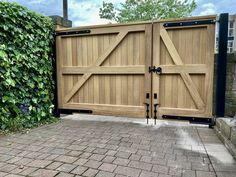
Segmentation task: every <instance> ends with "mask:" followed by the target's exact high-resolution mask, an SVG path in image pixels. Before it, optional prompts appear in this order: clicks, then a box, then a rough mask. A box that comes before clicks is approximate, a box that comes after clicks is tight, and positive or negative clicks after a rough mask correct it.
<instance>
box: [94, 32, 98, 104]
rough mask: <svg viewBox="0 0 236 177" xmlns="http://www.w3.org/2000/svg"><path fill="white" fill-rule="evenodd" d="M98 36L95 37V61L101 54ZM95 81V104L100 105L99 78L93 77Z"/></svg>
mask: <svg viewBox="0 0 236 177" xmlns="http://www.w3.org/2000/svg"><path fill="white" fill-rule="evenodd" d="M98 50H99V48H98V36H93V59H94V60H93V61H95V60H96V59H97V58H98V57H99V52H98ZM93 81H94V83H93V84H94V90H93V91H94V93H93V94H94V95H93V96H94V103H95V104H98V103H99V80H98V76H97V75H94V76H93Z"/></svg>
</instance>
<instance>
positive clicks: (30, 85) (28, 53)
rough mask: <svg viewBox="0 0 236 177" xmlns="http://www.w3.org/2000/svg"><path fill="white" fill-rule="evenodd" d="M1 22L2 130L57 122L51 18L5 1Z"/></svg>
mask: <svg viewBox="0 0 236 177" xmlns="http://www.w3.org/2000/svg"><path fill="white" fill-rule="evenodd" d="M0 19H1V20H0V130H11V131H12V130H13V131H15V130H19V129H22V128H31V127H33V126H36V125H39V124H41V123H44V122H48V121H52V120H54V118H53V116H52V114H51V112H52V109H53V105H52V99H53V95H52V93H53V92H52V89H53V80H52V64H51V57H50V54H51V46H52V42H53V31H54V25H53V23H52V21H51V19H50V18H48V17H45V16H43V15H38V14H36V13H35V12H33V11H30V10H28V9H27V8H25V7H22V6H20V5H18V4H17V3H9V2H3V1H0Z"/></svg>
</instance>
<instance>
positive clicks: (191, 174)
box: [182, 170, 196, 177]
mask: <svg viewBox="0 0 236 177" xmlns="http://www.w3.org/2000/svg"><path fill="white" fill-rule="evenodd" d="M182 173H183V177H196V173H195V171H193V170H183V172H182Z"/></svg>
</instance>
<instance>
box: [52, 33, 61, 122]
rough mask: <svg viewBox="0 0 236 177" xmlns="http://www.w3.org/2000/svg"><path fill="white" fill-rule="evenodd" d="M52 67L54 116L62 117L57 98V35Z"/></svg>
mask: <svg viewBox="0 0 236 177" xmlns="http://www.w3.org/2000/svg"><path fill="white" fill-rule="evenodd" d="M52 67H53V74H52V77H53V81H54V97H53V104H54V110H53V115H54V116H55V117H60V110H59V109H58V98H57V97H58V94H57V63H56V34H55V35H54V43H53V56H52Z"/></svg>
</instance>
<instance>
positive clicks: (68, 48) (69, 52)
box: [65, 38, 73, 102]
mask: <svg viewBox="0 0 236 177" xmlns="http://www.w3.org/2000/svg"><path fill="white" fill-rule="evenodd" d="M65 45H66V59H65V66H72V52H73V51H72V40H71V38H66V44H65ZM65 87H66V91H67V92H66V93H68V92H69V91H70V90H71V89H72V87H73V77H72V76H71V75H69V76H67V77H66V78H65ZM70 102H72V99H71V100H70Z"/></svg>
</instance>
